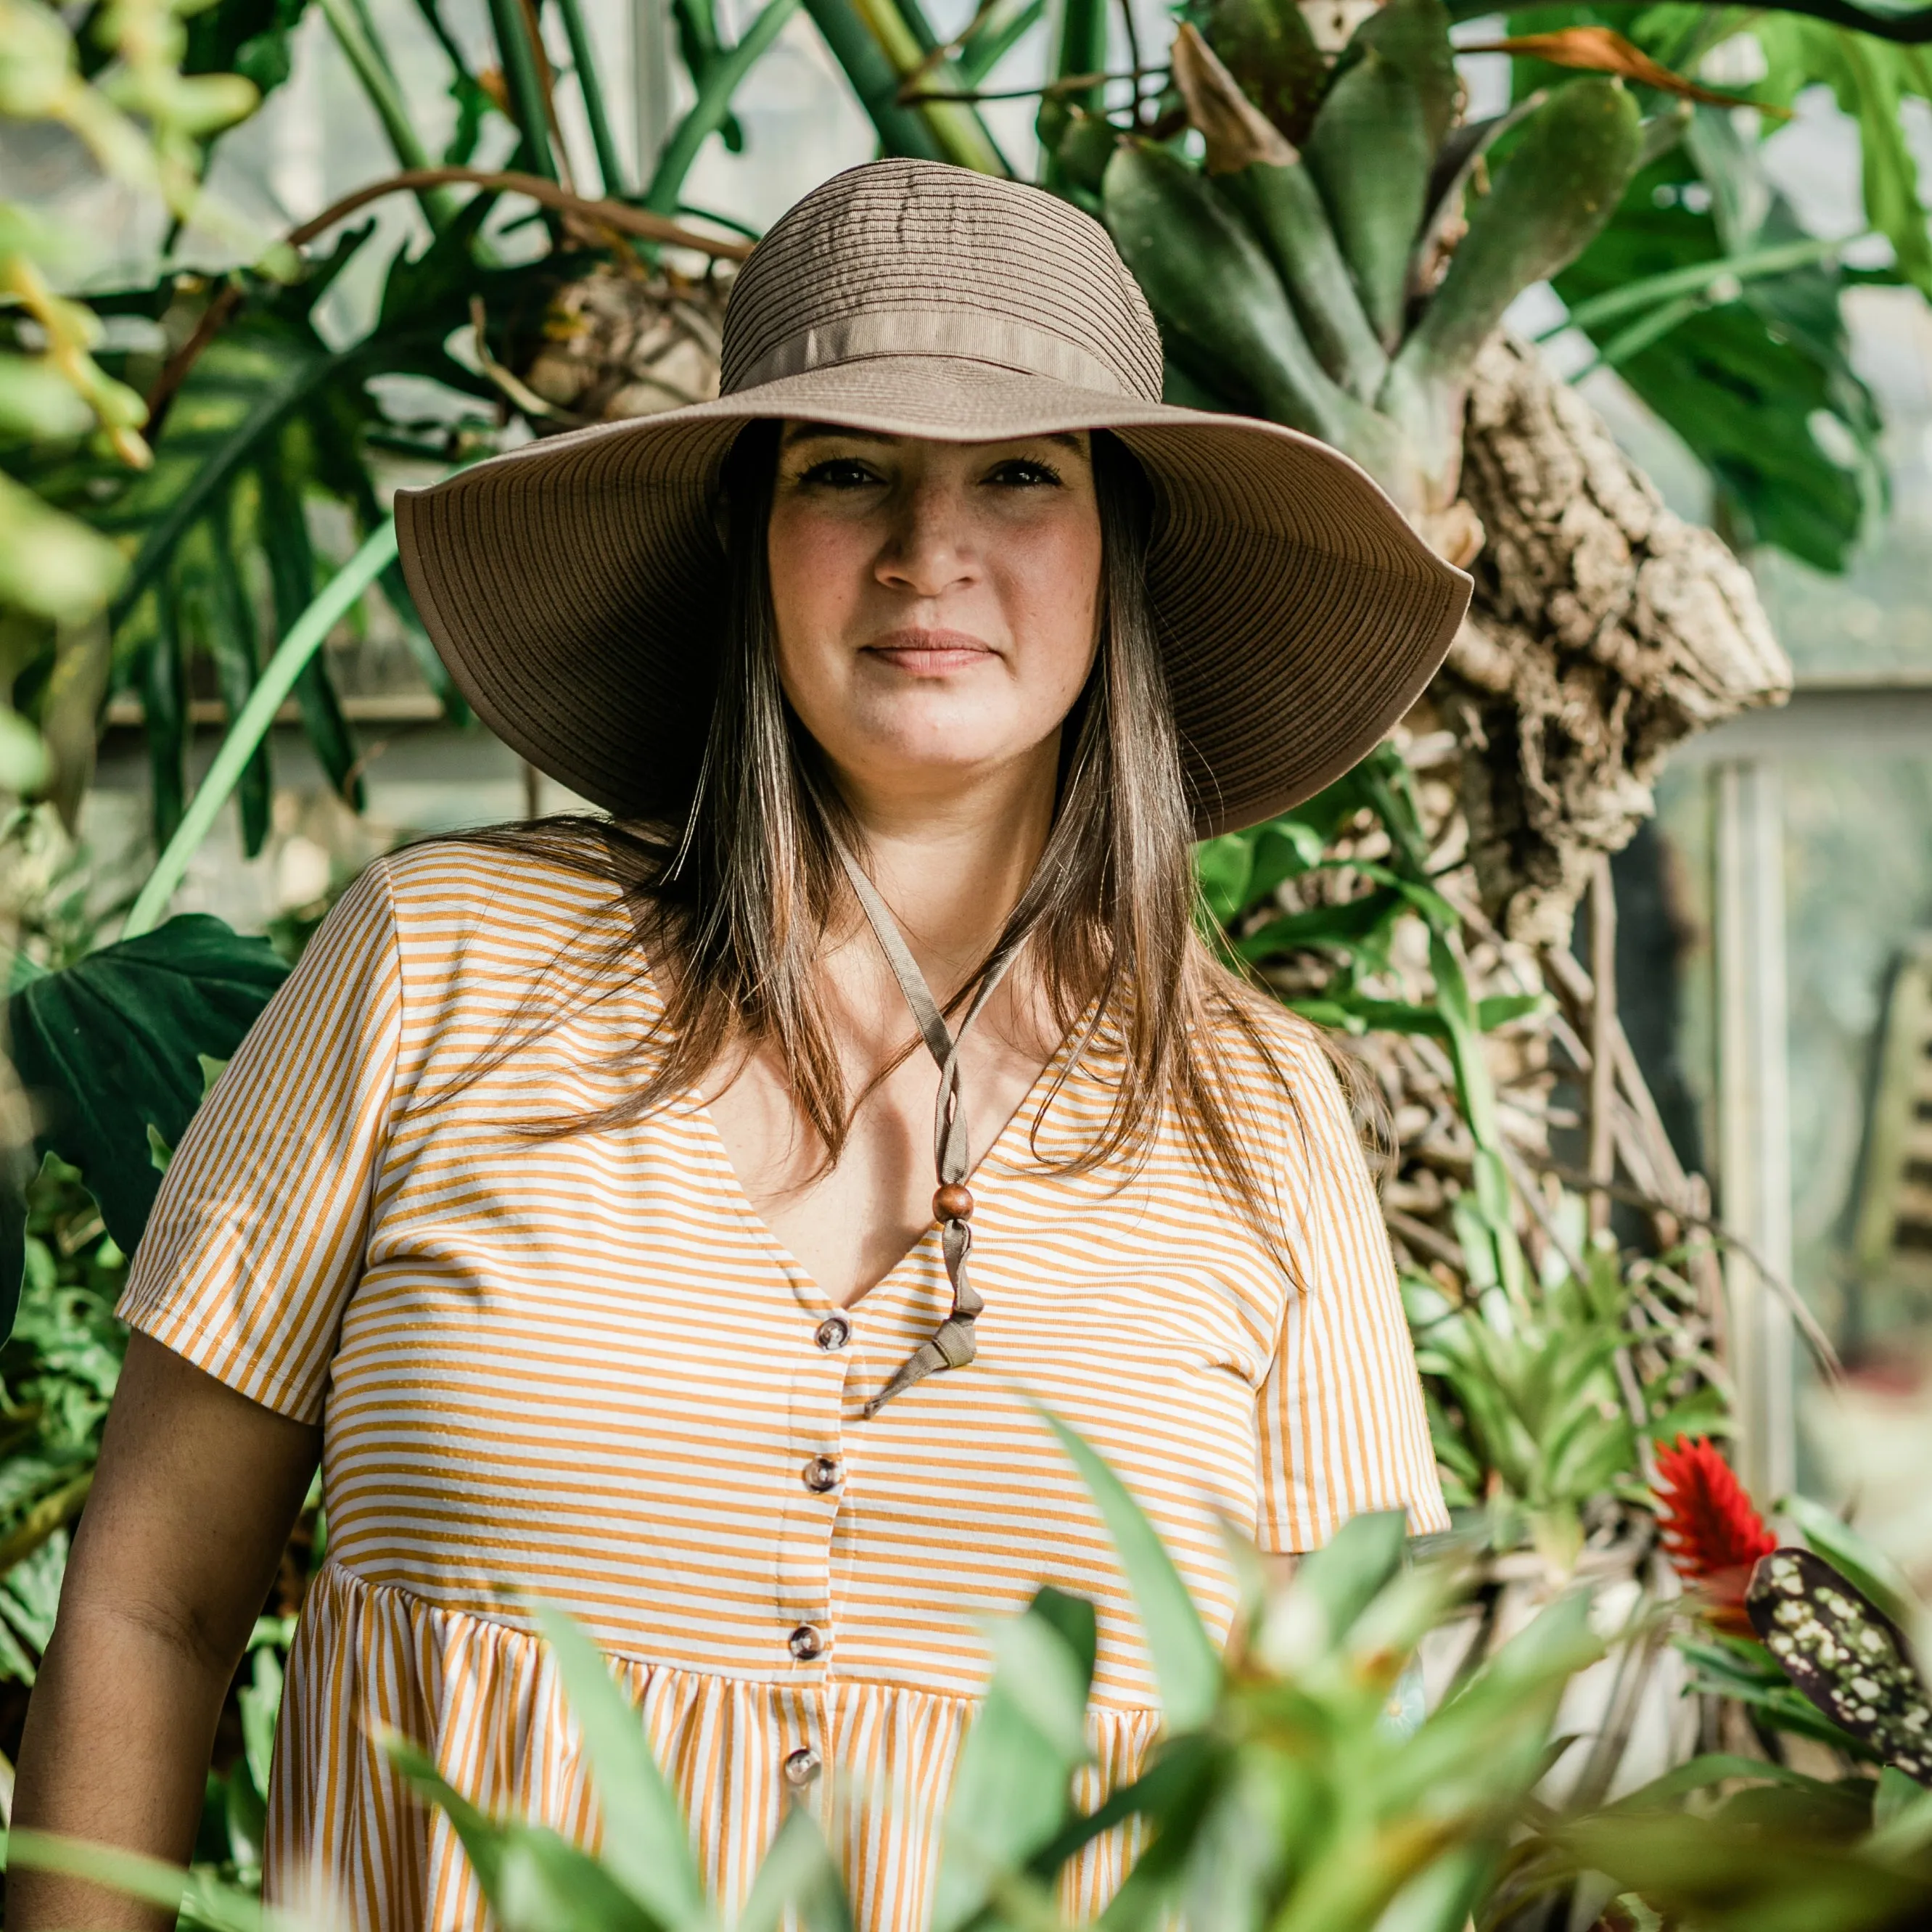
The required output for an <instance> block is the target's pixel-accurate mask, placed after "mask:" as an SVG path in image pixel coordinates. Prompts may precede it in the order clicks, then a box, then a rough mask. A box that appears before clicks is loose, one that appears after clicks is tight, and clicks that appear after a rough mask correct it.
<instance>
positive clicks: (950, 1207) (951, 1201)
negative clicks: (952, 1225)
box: [932, 1181, 973, 1221]
mask: <svg viewBox="0 0 1932 1932" xmlns="http://www.w3.org/2000/svg"><path fill="white" fill-rule="evenodd" d="M932 1218H933V1219H934V1220H935V1221H970V1220H972V1218H973V1191H972V1190H971V1188H968V1187H961V1185H960V1184H959V1182H958V1181H948V1182H947V1184H946V1185H945V1186H944V1187H942V1188H941V1190H939V1192H938V1193H937V1194H935V1196H933V1197H932Z"/></svg>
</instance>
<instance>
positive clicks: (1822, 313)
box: [1556, 124, 1883, 571]
mask: <svg viewBox="0 0 1932 1932" xmlns="http://www.w3.org/2000/svg"><path fill="white" fill-rule="evenodd" d="M1706 126H1708V124H1706ZM1700 131H1702V130H1700ZM1747 163H1748V157H1746V156H1745V155H1742V154H1739V152H1738V151H1737V150H1736V148H1735V146H1734V145H1733V144H1732V142H1730V141H1729V140H1727V139H1724V138H1723V136H1721V135H1714V136H1713V137H1712V138H1710V139H1702V140H1694V141H1692V142H1687V143H1686V144H1685V145H1683V146H1682V147H1679V148H1675V149H1673V151H1671V152H1670V153H1669V154H1665V155H1664V156H1663V157H1661V159H1660V160H1657V161H1655V162H1653V163H1652V164H1651V165H1650V166H1648V167H1646V168H1645V169H1643V171H1642V172H1640V174H1639V175H1637V178H1636V179H1635V180H1634V181H1633V182H1632V183H1631V187H1630V190H1629V192H1628V193H1627V194H1626V195H1625V197H1624V200H1623V202H1622V206H1621V207H1619V209H1618V210H1617V212H1616V215H1615V217H1613V220H1611V221H1610V223H1609V225H1608V226H1607V227H1606V228H1605V229H1604V231H1603V233H1601V235H1599V236H1598V238H1597V239H1596V241H1595V243H1594V244H1593V245H1592V246H1591V248H1589V250H1588V251H1587V252H1586V254H1584V255H1583V257H1581V258H1580V260H1578V261H1577V262H1576V263H1574V265H1573V266H1571V267H1570V268H1569V269H1567V270H1565V272H1563V273H1562V275H1559V276H1558V277H1557V278H1556V290H1557V292H1558V293H1559V294H1560V295H1561V296H1562V298H1563V299H1564V300H1565V302H1566V303H1568V305H1570V306H1571V308H1572V309H1573V310H1574V309H1576V308H1579V307H1580V306H1581V305H1583V304H1584V303H1586V302H1589V301H1590V300H1591V299H1592V298H1593V297H1595V296H1600V295H1603V294H1605V293H1608V292H1610V291H1611V290H1621V289H1624V288H1626V287H1629V286H1631V284H1635V283H1637V282H1639V281H1643V280H1644V279H1646V278H1648V277H1650V276H1653V275H1664V274H1667V273H1670V272H1672V271H1673V270H1679V269H1691V268H1694V267H1695V266H1697V265H1698V264H1700V263H1718V262H1719V261H1721V260H1722V259H1723V258H1724V257H1725V256H1727V254H1730V255H1736V254H1740V253H1742V252H1744V251H1746V250H1748V249H1751V248H1766V247H1772V246H1775V245H1779V244H1781V243H1784V242H1796V241H1800V240H1802V239H1803V231H1802V229H1800V228H1799V226H1798V223H1797V221H1796V218H1795V217H1794V216H1793V214H1792V213H1791V211H1790V208H1789V206H1788V205H1787V204H1786V202H1784V199H1783V198H1782V197H1781V196H1778V195H1777V194H1775V193H1772V192H1771V191H1770V190H1769V189H1768V188H1766V189H1764V190H1762V191H1761V192H1760V193H1757V194H1750V193H1736V194H1733V195H1732V196H1729V197H1727V196H1726V195H1725V194H1724V192H1723V190H1724V189H1725V187H1727V184H1729V182H1730V179H1731V178H1733V177H1734V176H1735V175H1736V174H1737V173H1738V172H1742V169H1744V168H1745V166H1746V165H1747ZM1738 202H1747V203H1749V204H1751V205H1754V208H1755V210H1756V214H1757V218H1756V219H1754V220H1751V221H1750V223H1749V224H1748V226H1742V225H1740V224H1738V223H1735V222H1734V221H1732V220H1725V219H1724V217H1725V215H1726V213H1727V208H1730V207H1731V206H1734V205H1736V203H1738ZM1727 228H1729V229H1730V230H1731V232H1730V233H1727V232H1726V229H1727ZM1843 285H1844V275H1843V271H1841V269H1838V268H1837V267H1836V266H1834V265H1832V264H1830V263H1826V262H1820V263H1814V264H1812V265H1811V266H1807V267H1805V268H1802V269H1795V270H1793V271H1791V272H1789V273H1787V274H1783V275H1775V276H1769V275H1768V276H1764V277H1761V278H1754V279H1751V280H1748V281H1742V282H1739V283H1737V284H1733V285H1731V286H1730V289H1729V290H1727V291H1724V292H1725V293H1728V299H1724V300H1719V301H1712V300H1709V299H1706V300H1703V301H1701V302H1688V301H1687V302H1685V303H1684V304H1683V305H1682V310H1681V311H1680V313H1679V315H1678V317H1677V319H1676V320H1675V322H1674V323H1673V324H1672V326H1669V327H1668V328H1667V329H1664V332H1662V333H1661V334H1658V335H1655V336H1654V338H1652V339H1651V340H1649V341H1644V340H1643V334H1644V333H1645V332H1646V331H1647V329H1648V328H1649V327H1650V326H1654V323H1653V322H1652V317H1649V316H1637V317H1633V316H1631V315H1629V314H1622V315H1619V316H1617V317H1614V318H1613V319H1612V320H1609V321H1607V322H1606V323H1604V324H1602V325H1601V326H1598V327H1596V328H1595V329H1591V330H1590V331H1589V333H1590V334H1591V335H1592V339H1593V340H1594V341H1595V343H1596V344H1597V347H1598V350H1599V351H1600V352H1601V354H1602V355H1603V356H1604V359H1606V360H1607V361H1608V362H1610V363H1611V364H1612V365H1613V366H1614V367H1615V368H1616V371H1617V373H1618V374H1619V375H1620V376H1622V378H1623V379H1624V380H1625V382H1626V383H1628V384H1629V385H1630V386H1631V389H1634V391H1635V392H1637V395H1638V396H1640V398H1642V399H1643V401H1644V402H1645V403H1646V404H1648V405H1649V407H1650V408H1651V409H1652V410H1655V412H1656V413H1657V414H1658V416H1660V417H1661V419H1663V420H1664V422H1667V423H1668V424H1669V425H1670V427H1671V428H1673V430H1675V431H1676V432H1677V434H1678V435H1679V436H1680V437H1682V438H1683V440H1684V441H1685V443H1686V445H1688V447H1689V449H1690V450H1691V453H1692V454H1693V455H1694V456H1695V457H1696V458H1697V459H1698V460H1699V461H1700V463H1703V466H1704V467H1705V468H1706V470H1707V471H1708V472H1709V474H1710V477H1711V479H1712V484H1713V487H1714V488H1715V491H1716V493H1717V497H1718V503H1719V505H1720V507H1721V516H1722V518H1723V520H1724V521H1725V522H1726V523H1727V525H1728V526H1729V527H1730V529H1732V530H1733V532H1735V534H1736V536H1737V537H1738V538H1739V539H1740V540H1741V541H1745V542H1758V543H1769V544H1775V545H1776V546H1777V547H1778V548H1779V549H1781V550H1785V551H1787V552H1788V553H1790V555H1792V556H1796V557H1798V558H1799V559H1801V560H1802V561H1803V562H1806V563H1808V564H1810V565H1812V566H1813V567H1814V568H1817V569H1820V570H1828V571H1836V570H1841V569H1843V568H1844V565H1845V562H1846V557H1847V556H1848V555H1849V552H1850V550H1851V549H1852V545H1853V544H1855V542H1856V541H1857V540H1858V536H1859V535H1860V532H1861V531H1862V530H1863V529H1864V526H1865V523H1866V520H1867V516H1868V514H1869V513H1870V509H1871V508H1872V506H1873V503H1874V502H1875V501H1876V500H1877V499H1878V497H1879V493H1881V491H1882V487H1883V485H1882V472H1881V471H1880V469H1879V464H1878V460H1877V444H1878V436H1879V428H1880V424H1879V416H1878V410H1877V407H1876V404H1875V403H1874V402H1873V398H1872V396H1871V393H1870V391H1869V390H1868V389H1867V388H1866V387H1865V386H1864V383H1863V382H1862V381H1861V380H1860V379H1859V377H1858V375H1857V374H1855V371H1853V369H1852V364H1851V359H1850V341H1849V333H1848V332H1847V329H1846V324H1845V319H1844V316H1843V311H1842V310H1841V306H1840V298H1841V293H1842V290H1843ZM1720 287H1721V290H1722V287H1723V285H1720ZM1668 319H1669V318H1668V317H1667V316H1665V315H1664V314H1662V313H1661V312H1660V313H1658V314H1655V322H1663V321H1666V320H1668ZM1820 418H1823V419H1827V420H1829V422H1830V423H1831V424H1832V425H1833V426H1834V431H1835V434H1832V443H1834V444H1835V445H1836V446H1837V447H1836V448H1835V449H1828V448H1827V447H1826V444H1825V443H1823V442H1822V441H1821V440H1820V437H1819V436H1818V434H1817V431H1816V429H1815V428H1814V425H1816V424H1817V422H1818V421H1819V419H1820Z"/></svg>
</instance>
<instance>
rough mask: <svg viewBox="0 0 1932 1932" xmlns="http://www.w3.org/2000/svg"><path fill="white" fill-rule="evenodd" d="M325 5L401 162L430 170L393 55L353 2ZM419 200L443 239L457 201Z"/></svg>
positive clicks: (436, 190) (439, 192)
mask: <svg viewBox="0 0 1932 1932" xmlns="http://www.w3.org/2000/svg"><path fill="white" fill-rule="evenodd" d="M321 6H322V13H323V19H325V20H327V21H328V23H329V31H330V32H331V33H332V34H334V35H335V43H336V45H337V46H339V47H340V48H341V49H342V52H343V56H344V58H345V59H346V60H347V62H348V63H349V65H350V67H351V68H353V69H354V71H355V74H356V79H357V80H359V81H360V82H361V83H362V92H364V93H365V95H368V98H369V104H370V106H371V107H373V108H374V109H375V110H376V118H377V119H378V120H379V121H381V122H382V124H383V133H385V134H386V135H387V136H389V146H390V148H392V151H394V152H395V157H396V159H397V160H398V163H400V164H401V166H404V167H405V168H427V167H428V166H431V161H430V157H429V151H428V149H427V148H425V147H424V145H423V144H422V139H420V137H419V136H418V135H417V133H416V124H415V122H413V121H412V120H411V119H410V110H409V104H408V103H407V101H404V98H403V92H402V89H401V88H400V87H399V86H398V85H397V83H396V77H395V72H394V71H393V70H392V68H391V67H390V65H389V59H388V57H387V56H386V55H385V54H384V53H383V50H382V49H381V47H380V46H378V45H377V43H376V41H375V40H374V39H373V38H372V37H371V35H370V34H369V33H368V31H366V29H365V26H364V23H363V22H362V19H361V17H359V14H358V13H357V12H356V9H355V7H354V6H353V5H352V4H351V0H321ZM417 199H418V200H419V201H420V202H422V211H423V213H424V214H425V216H427V217H428V220H429V225H430V226H431V228H432V229H434V230H435V232H436V233H437V234H439V235H440V234H441V233H443V229H446V227H448V226H449V224H450V223H451V222H452V220H455V216H456V202H455V199H454V198H453V197H452V196H451V195H450V194H449V193H448V191H447V190H445V189H443V188H440V187H431V188H425V189H423V190H421V191H420V193H419V194H418V196H417Z"/></svg>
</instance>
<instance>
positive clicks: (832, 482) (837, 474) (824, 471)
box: [798, 456, 879, 490]
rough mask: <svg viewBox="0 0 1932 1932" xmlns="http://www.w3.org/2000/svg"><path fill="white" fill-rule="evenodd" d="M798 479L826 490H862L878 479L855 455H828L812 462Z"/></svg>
mask: <svg viewBox="0 0 1932 1932" xmlns="http://www.w3.org/2000/svg"><path fill="white" fill-rule="evenodd" d="M798 480H799V481H800V482H801V483H814V484H820V485H821V486H822V487H824V488H826V489H828V490H862V489H864V488H865V486H866V485H867V484H870V483H876V482H877V481H878V480H879V479H878V478H877V477H876V476H875V475H874V474H873V473H872V472H871V469H870V468H869V467H868V466H867V465H866V464H865V463H861V462H860V461H859V460H858V459H857V458H856V457H851V456H828V457H827V458H826V459H825V460H824V461H823V463H814V464H813V465H812V466H811V468H810V469H808V470H806V471H805V473H804V474H803V475H802V476H800V477H799V479H798Z"/></svg>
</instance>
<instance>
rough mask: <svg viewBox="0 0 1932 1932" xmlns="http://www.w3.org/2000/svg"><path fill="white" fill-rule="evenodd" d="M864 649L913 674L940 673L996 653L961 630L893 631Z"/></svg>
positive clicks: (968, 665) (931, 675)
mask: <svg viewBox="0 0 1932 1932" xmlns="http://www.w3.org/2000/svg"><path fill="white" fill-rule="evenodd" d="M865 655H867V656H868V657H876V658H884V660H885V661H886V663H888V664H892V665H895V666H896V667H898V669H899V670H903V671H910V673H912V674H913V676H915V677H943V676H945V674H946V673H947V672H949V671H956V670H966V669H968V667H970V666H971V665H973V664H980V663H982V662H983V661H985V660H986V658H990V657H993V656H995V655H997V653H996V652H994V651H993V650H992V649H989V647H988V646H986V645H985V644H983V643H980V640H979V639H978V638H977V637H973V636H971V635H970V634H968V633H967V632H966V631H891V632H889V633H888V634H886V636H884V637H881V638H880V639H879V640H877V642H876V643H870V644H868V645H866V646H865Z"/></svg>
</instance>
